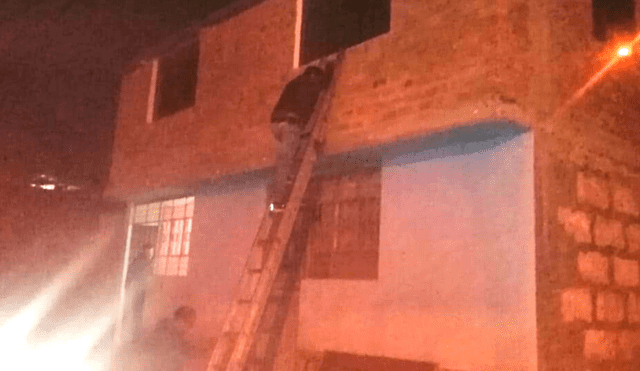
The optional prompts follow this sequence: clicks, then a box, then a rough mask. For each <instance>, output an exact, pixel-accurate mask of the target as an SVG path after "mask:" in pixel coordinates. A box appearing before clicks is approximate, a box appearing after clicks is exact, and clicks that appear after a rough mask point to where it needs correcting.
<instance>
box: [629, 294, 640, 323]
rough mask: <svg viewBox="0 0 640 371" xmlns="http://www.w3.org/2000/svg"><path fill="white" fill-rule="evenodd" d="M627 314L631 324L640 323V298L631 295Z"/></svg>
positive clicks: (636, 295)
mask: <svg viewBox="0 0 640 371" xmlns="http://www.w3.org/2000/svg"><path fill="white" fill-rule="evenodd" d="M627 313H628V321H629V323H640V297H639V296H638V294H636V293H633V292H632V293H630V294H629V298H628V299H627Z"/></svg>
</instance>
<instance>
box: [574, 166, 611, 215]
mask: <svg viewBox="0 0 640 371" xmlns="http://www.w3.org/2000/svg"><path fill="white" fill-rule="evenodd" d="M577 189H578V201H580V202H584V203H587V204H590V205H593V206H595V207H598V208H600V209H606V208H608V207H609V189H608V187H607V183H606V182H605V181H604V180H602V179H599V178H596V177H590V176H587V175H585V174H584V173H578V184H577Z"/></svg>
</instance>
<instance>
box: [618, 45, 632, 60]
mask: <svg viewBox="0 0 640 371" xmlns="http://www.w3.org/2000/svg"><path fill="white" fill-rule="evenodd" d="M630 54H631V47H629V46H622V47H620V49H618V56H620V57H628V56H629V55H630Z"/></svg>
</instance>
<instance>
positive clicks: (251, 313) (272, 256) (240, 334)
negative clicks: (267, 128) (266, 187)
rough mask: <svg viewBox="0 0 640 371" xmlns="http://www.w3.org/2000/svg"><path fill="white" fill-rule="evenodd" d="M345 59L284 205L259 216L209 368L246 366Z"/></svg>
mask: <svg viewBox="0 0 640 371" xmlns="http://www.w3.org/2000/svg"><path fill="white" fill-rule="evenodd" d="M343 58H344V53H343V52H340V53H339V54H338V57H337V59H336V60H335V62H334V70H333V76H332V78H331V81H330V83H329V84H328V86H327V88H326V89H324V90H323V91H322V92H321V93H320V95H319V97H318V101H317V102H316V105H315V107H314V112H313V114H312V115H311V117H310V119H309V122H308V124H307V128H312V129H311V133H310V135H309V137H308V138H306V139H303V140H302V141H301V143H300V147H299V149H298V156H297V157H298V158H297V161H296V166H297V173H296V176H295V180H294V182H293V186H292V187H290V190H289V198H288V201H287V203H286V205H285V207H284V209H283V210H282V211H281V212H278V213H273V212H270V211H266V213H265V214H264V216H263V218H262V221H261V223H260V227H259V228H258V233H257V234H256V237H255V239H254V241H253V244H252V246H251V250H250V252H249V257H248V258H247V262H246V264H245V266H244V269H243V272H242V276H241V278H240V283H239V286H238V292H237V293H236V298H235V299H234V301H233V303H232V304H231V308H230V311H229V313H228V314H227V318H226V321H225V323H224V326H223V328H222V334H221V336H220V337H219V338H218V341H217V343H216V346H215V348H214V351H213V354H212V356H211V359H210V361H209V365H208V367H207V371H243V370H244V369H245V365H247V360H248V358H249V353H250V351H251V347H252V345H253V343H254V340H255V337H256V332H257V330H258V327H259V325H260V320H261V319H262V316H263V313H264V311H265V307H266V305H267V302H268V301H269V300H270V299H274V298H273V297H271V296H272V289H273V288H274V287H273V286H274V282H275V281H276V276H277V275H278V273H279V270H280V267H281V265H282V262H283V257H284V255H285V251H286V249H287V246H288V243H289V240H290V237H291V232H292V231H293V228H294V225H295V222H296V219H297V216H298V211H299V209H300V205H301V203H302V201H303V199H304V195H305V192H306V189H307V185H308V184H309V180H310V179H311V175H312V173H313V168H314V165H315V162H316V160H317V158H318V156H319V151H320V147H321V146H319V145H318V144H319V143H322V141H323V139H324V132H325V125H324V121H326V120H325V116H326V114H327V112H328V111H329V107H330V103H331V100H332V97H333V94H334V91H335V85H336V81H337V80H338V77H339V73H340V70H341V66H342V60H343ZM307 130H308V129H307ZM273 291H276V290H273ZM274 296H275V295H274ZM275 299H276V300H277V297H275ZM254 363H256V362H255V360H254Z"/></svg>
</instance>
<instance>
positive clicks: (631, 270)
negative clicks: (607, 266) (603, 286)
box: [613, 258, 640, 287]
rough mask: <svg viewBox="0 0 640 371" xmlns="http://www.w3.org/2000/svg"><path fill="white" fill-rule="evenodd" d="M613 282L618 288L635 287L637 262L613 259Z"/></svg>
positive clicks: (636, 283) (637, 278)
mask: <svg viewBox="0 0 640 371" xmlns="http://www.w3.org/2000/svg"><path fill="white" fill-rule="evenodd" d="M613 273H614V275H613V276H614V280H615V282H616V283H617V284H618V285H620V286H626V287H637V286H638V280H639V279H640V277H639V276H638V261H636V260H627V259H620V258H614V259H613Z"/></svg>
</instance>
